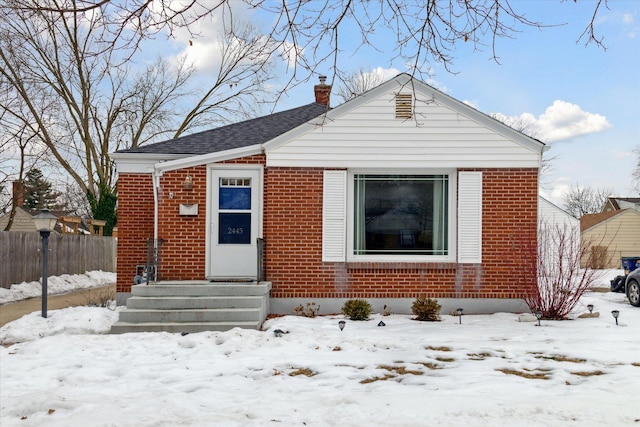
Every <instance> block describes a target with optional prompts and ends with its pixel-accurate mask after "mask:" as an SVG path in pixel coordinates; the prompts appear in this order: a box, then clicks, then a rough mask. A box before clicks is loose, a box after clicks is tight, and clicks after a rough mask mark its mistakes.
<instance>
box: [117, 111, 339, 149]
mask: <svg viewBox="0 0 640 427" xmlns="http://www.w3.org/2000/svg"><path fill="white" fill-rule="evenodd" d="M326 112H327V106H326V105H324V104H319V103H316V102H314V103H311V104H308V105H303V106H302V107H297V108H292V109H290V110H285V111H280V112H278V113H273V114H269V115H268V116H263V117H258V118H255V119H251V120H246V121H243V122H239V123H233V124H230V125H227V126H222V127H219V128H215V129H210V130H205V131H202V132H198V133H194V134H191V135H186V136H182V137H180V138H175V139H170V140H168V141H163V142H158V143H155V144H149V145H143V146H142V147H137V148H131V149H128V150H119V151H118V153H151V154H192V155H199V154H208V153H215V152H219V151H225V150H230V149H233V148H240V147H247V146H250V145H255V144H262V143H264V142H267V141H270V140H272V139H273V138H275V137H277V136H279V135H282V134H283V133H286V132H288V131H290V130H291V129H294V128H296V127H298V126H300V125H302V124H304V123H305V122H307V121H309V120H311V119H313V118H316V117H318V116H320V115H322V114H324V113H326Z"/></svg>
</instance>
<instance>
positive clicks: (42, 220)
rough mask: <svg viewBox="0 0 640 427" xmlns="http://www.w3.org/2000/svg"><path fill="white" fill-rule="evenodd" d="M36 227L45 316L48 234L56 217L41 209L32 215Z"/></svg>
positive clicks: (44, 313)
mask: <svg viewBox="0 0 640 427" xmlns="http://www.w3.org/2000/svg"><path fill="white" fill-rule="evenodd" d="M33 222H34V223H35V225H36V229H37V230H38V231H39V232H40V237H41V238H42V317H44V318H46V317H47V255H48V252H49V235H50V234H51V231H52V230H53V229H54V228H55V227H56V223H57V222H58V218H56V217H55V216H54V215H52V214H51V213H50V212H49V209H42V210H41V211H40V213H39V214H38V215H36V216H35V217H33Z"/></svg>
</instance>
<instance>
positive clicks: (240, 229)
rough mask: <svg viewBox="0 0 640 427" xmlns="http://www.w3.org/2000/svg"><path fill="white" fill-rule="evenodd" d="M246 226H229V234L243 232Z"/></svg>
mask: <svg viewBox="0 0 640 427" xmlns="http://www.w3.org/2000/svg"><path fill="white" fill-rule="evenodd" d="M243 233H244V228H242V227H227V234H243Z"/></svg>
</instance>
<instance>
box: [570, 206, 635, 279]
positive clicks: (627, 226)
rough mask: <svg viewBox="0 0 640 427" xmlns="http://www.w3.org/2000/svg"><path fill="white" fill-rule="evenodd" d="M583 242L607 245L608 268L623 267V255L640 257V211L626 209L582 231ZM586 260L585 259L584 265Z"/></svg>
mask: <svg viewBox="0 0 640 427" xmlns="http://www.w3.org/2000/svg"><path fill="white" fill-rule="evenodd" d="M581 239H582V242H583V244H590V245H593V246H607V247H608V248H607V261H608V264H607V265H606V267H608V268H621V266H620V265H621V264H620V258H621V257H640V212H638V211H636V210H634V209H626V210H625V211H621V212H620V213H619V214H617V215H615V216H613V217H612V218H609V219H607V220H604V221H602V222H600V223H599V224H596V225H594V226H592V227H590V228H588V229H586V230H584V231H583V232H582V236H581ZM584 264H586V260H583V265H584Z"/></svg>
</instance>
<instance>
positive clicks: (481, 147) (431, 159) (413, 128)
mask: <svg viewBox="0 0 640 427" xmlns="http://www.w3.org/2000/svg"><path fill="white" fill-rule="evenodd" d="M417 96H418V101H416V103H415V108H416V114H415V117H416V119H415V120H413V119H411V120H402V119H396V118H395V115H394V103H395V92H394V91H389V92H387V93H386V94H384V95H383V96H380V97H379V98H374V99H373V100H371V101H369V102H367V103H365V104H364V105H361V106H359V107H358V108H355V109H353V110H351V111H349V112H347V113H345V114H343V115H341V116H340V117H339V118H338V119H336V120H331V119H330V118H326V117H324V116H322V117H320V118H318V119H315V120H314V121H315V122H317V125H318V126H317V127H314V126H313V125H306V126H307V127H306V130H307V132H306V133H302V134H300V135H296V137H295V138H289V139H288V140H287V141H286V143H284V144H281V145H278V144H277V143H275V145H276V146H274V147H273V148H272V147H269V149H268V150H267V166H281V167H286V166H288V167H328V168H378V167H385V168H388V167H390V166H389V165H398V167H402V168H412V167H413V168H460V167H466V168H476V167H480V168H487V167H492V168H512V167H532V168H536V167H538V164H539V158H540V152H536V151H535V150H532V149H530V148H527V147H525V146H523V145H521V144H518V143H516V142H514V141H511V140H510V139H508V138H507V137H505V136H502V135H500V134H499V133H496V132H495V131H493V130H491V129H488V128H487V127H486V126H484V125H482V124H480V123H477V122H476V121H474V120H471V119H470V118H468V117H465V116H464V115H462V114H460V113H459V112H456V111H454V110H452V109H450V108H448V107H446V106H444V105H441V104H440V103H438V101H437V100H435V101H434V100H432V99H431V98H430V95H429V94H426V95H425V94H420V93H418V94H417ZM320 124H322V126H321V127H320V126H319V125H320ZM304 129H305V127H304V126H303V127H302V128H301V129H300V130H299V131H300V132H302V131H303V130H304ZM309 130H311V131H309ZM296 131H298V130H296ZM294 132H295V131H294Z"/></svg>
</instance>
